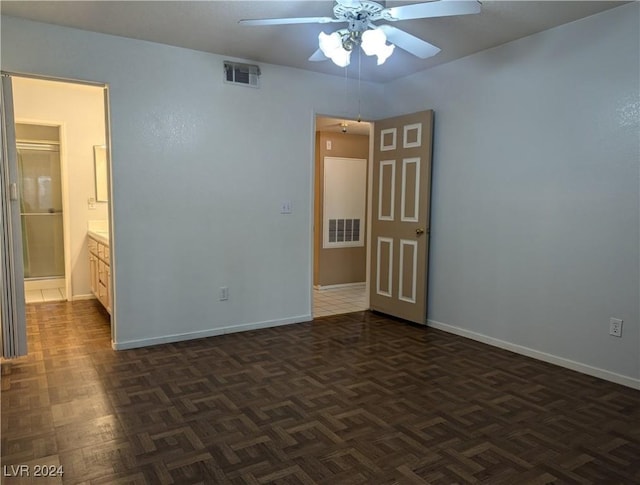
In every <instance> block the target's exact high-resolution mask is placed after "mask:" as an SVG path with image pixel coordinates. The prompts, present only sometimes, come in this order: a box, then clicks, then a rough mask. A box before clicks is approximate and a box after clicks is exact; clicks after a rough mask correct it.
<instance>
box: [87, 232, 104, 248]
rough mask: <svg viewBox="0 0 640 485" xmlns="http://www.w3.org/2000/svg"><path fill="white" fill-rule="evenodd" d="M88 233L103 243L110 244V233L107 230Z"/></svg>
mask: <svg viewBox="0 0 640 485" xmlns="http://www.w3.org/2000/svg"><path fill="white" fill-rule="evenodd" d="M87 235H88V236H89V237H90V238H93V239H95V240H96V241H98V242H101V243H102V244H106V245H107V246H108V245H109V233H108V232H107V231H87Z"/></svg>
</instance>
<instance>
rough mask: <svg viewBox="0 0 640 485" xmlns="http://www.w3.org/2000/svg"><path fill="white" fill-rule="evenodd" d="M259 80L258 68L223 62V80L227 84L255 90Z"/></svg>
mask: <svg viewBox="0 0 640 485" xmlns="http://www.w3.org/2000/svg"><path fill="white" fill-rule="evenodd" d="M259 78H260V67H258V66H254V65H253V64H241V63H239V62H231V61H224V80H225V82H227V83H230V84H240V85H242V86H250V87H252V88H257V87H258V79H259Z"/></svg>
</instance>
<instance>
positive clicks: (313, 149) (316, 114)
mask: <svg viewBox="0 0 640 485" xmlns="http://www.w3.org/2000/svg"><path fill="white" fill-rule="evenodd" d="M318 117H321V118H337V119H343V120H346V121H353V122H354V123H357V122H358V120H357V119H355V118H350V117H344V116H337V115H331V114H326V113H319V112H317V111H313V112H312V118H311V129H312V131H311V169H310V177H309V181H310V182H309V191H310V197H309V206H310V210H309V214H310V221H309V234H310V236H311V250H310V275H309V290H310V302H311V304H310V315H311V318H312V319H313V310H314V308H313V307H314V301H313V294H314V293H313V292H314V284H313V279H314V276H315V267H314V266H315V265H314V262H315V251H316V244H315V201H316V189H315V187H316V156H317V155H318V153H317V150H318V147H317V145H316V119H317V118H318ZM361 121H366V122H367V123H369V134H368V137H369V156H368V157H367V201H366V214H365V219H366V225H367V227H366V232H365V257H366V262H365V292H366V296H365V304H366V307H367V309H369V291H370V285H371V263H370V259H371V217H372V212H371V203H372V194H371V190H372V187H373V172H372V170H373V135H374V130H375V122H374V121H369V120H361Z"/></svg>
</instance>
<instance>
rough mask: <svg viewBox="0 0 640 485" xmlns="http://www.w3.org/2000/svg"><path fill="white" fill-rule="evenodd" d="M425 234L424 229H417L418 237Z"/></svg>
mask: <svg viewBox="0 0 640 485" xmlns="http://www.w3.org/2000/svg"><path fill="white" fill-rule="evenodd" d="M423 233H424V229H421V228H418V229H416V236H419V235H420V234H423Z"/></svg>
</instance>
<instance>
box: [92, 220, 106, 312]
mask: <svg viewBox="0 0 640 485" xmlns="http://www.w3.org/2000/svg"><path fill="white" fill-rule="evenodd" d="M88 236H89V237H88V244H89V273H90V274H89V277H90V280H91V292H92V293H93V294H94V295H95V296H96V298H97V299H98V301H99V302H100V303H102V305H103V306H104V307H105V308H106V309H107V311H108V312H109V313H111V264H110V252H109V239H108V234H103V233H97V232H91V231H90V232H89V233H88Z"/></svg>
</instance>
